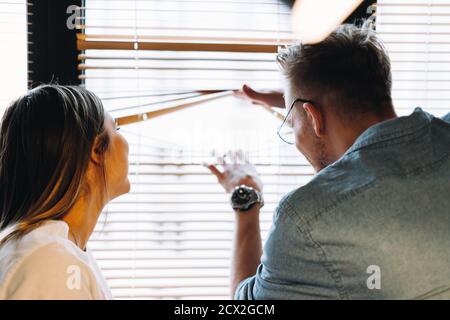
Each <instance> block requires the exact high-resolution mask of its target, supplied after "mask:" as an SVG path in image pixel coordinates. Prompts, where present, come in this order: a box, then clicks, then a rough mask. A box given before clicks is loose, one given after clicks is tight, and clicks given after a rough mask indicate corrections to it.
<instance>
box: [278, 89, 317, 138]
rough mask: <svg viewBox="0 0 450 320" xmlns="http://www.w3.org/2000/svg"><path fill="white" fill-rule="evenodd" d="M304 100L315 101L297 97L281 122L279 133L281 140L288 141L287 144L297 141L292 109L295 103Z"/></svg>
mask: <svg viewBox="0 0 450 320" xmlns="http://www.w3.org/2000/svg"><path fill="white" fill-rule="evenodd" d="M299 101H300V102H303V103H313V102H312V101H311V100H305V99H302V98H297V99H295V100H294V102H292V104H291V107H290V108H289V110H288V112H287V114H286V116H285V117H284V120H283V122H282V123H281V126H280V127H279V128H278V131H277V134H278V136H279V137H280V139H281V140H283V141H284V142H286V143H287V144H294V143H295V136H294V130H293V127H294V124H293V121H292V115H291V113H292V109H293V108H294V106H295V104H296V103H297V102H299Z"/></svg>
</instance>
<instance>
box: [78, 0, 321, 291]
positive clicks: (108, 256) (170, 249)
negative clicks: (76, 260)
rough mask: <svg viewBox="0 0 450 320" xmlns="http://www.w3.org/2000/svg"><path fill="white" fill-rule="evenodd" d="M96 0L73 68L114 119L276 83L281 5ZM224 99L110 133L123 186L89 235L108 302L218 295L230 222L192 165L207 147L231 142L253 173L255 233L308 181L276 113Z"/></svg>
mask: <svg viewBox="0 0 450 320" xmlns="http://www.w3.org/2000/svg"><path fill="white" fill-rule="evenodd" d="M107 3H108V4H107V5H106V1H101V0H88V1H85V4H84V8H83V10H84V15H83V16H82V18H81V21H80V26H79V27H80V28H81V30H83V34H80V35H79V37H78V38H79V43H78V44H79V48H81V49H84V51H83V52H82V53H81V54H80V57H79V58H80V66H79V68H80V70H81V72H82V73H81V76H80V77H81V79H82V80H83V83H84V85H85V86H86V87H87V88H88V89H90V90H93V91H94V92H96V93H97V94H98V95H99V96H100V97H101V98H103V101H104V104H105V106H106V108H107V109H108V110H109V111H110V112H111V113H112V114H113V115H114V116H115V117H121V116H127V115H133V114H139V113H140V112H148V111H152V110H159V109H162V108H165V107H170V106H176V105H179V104H183V103H184V102H185V101H188V102H189V101H195V99H202V98H203V96H201V95H200V93H199V92H195V90H197V91H198V90H200V91H202V90H226V89H236V88H239V87H240V86H241V85H242V84H243V83H245V82H247V83H249V84H250V85H252V86H254V87H256V88H277V87H281V84H280V77H279V73H278V69H277V66H276V64H275V53H276V52H277V47H278V45H279V44H282V43H283V42H284V41H285V40H286V39H289V37H290V31H289V30H290V21H289V10H290V9H289V7H288V6H286V5H285V4H283V3H282V2H281V1H277V0H261V1H243V0H239V1H237V0H221V1H219V0H216V1H199V0H197V1H107ZM193 91H194V92H193ZM221 94H222V93H218V95H221ZM224 95H225V96H224V97H221V98H219V99H215V100H211V101H209V102H205V103H203V104H200V105H197V106H196V107H194V108H189V109H185V110H182V111H178V112H176V113H171V114H168V115H165V116H162V117H158V118H154V119H150V120H148V121H143V122H137V123H134V124H131V125H127V126H123V127H122V128H121V131H122V132H123V133H124V134H125V135H126V137H127V139H128V141H129V143H130V180H131V182H132V190H131V192H130V193H129V194H127V195H124V196H122V197H120V198H118V199H116V200H115V201H113V202H112V203H110V204H109V205H108V207H107V208H106V209H105V212H104V214H103V215H102V217H101V221H100V223H99V224H98V228H97V230H96V232H95V234H94V235H93V237H92V239H91V241H90V247H91V249H92V250H93V252H94V255H95V256H96V258H97V259H98V261H99V264H100V267H101V268H102V270H103V272H104V274H105V276H106V278H107V281H108V283H109V285H110V287H111V288H112V292H113V295H114V296H115V297H116V298H147V299H152V298H154V299H177V298H183V299H202V298H211V299H214V298H221V299H226V298H228V296H229V289H228V284H229V280H228V276H229V263H230V262H229V261H230V253H231V252H230V250H231V243H232V231H233V223H234V217H233V213H232V211H231V210H230V206H229V204H228V196H227V195H225V193H224V192H223V190H222V188H221V187H220V186H219V185H218V184H217V182H216V179H215V178H214V177H213V176H212V175H211V174H210V173H209V171H208V170H207V169H206V168H205V167H203V166H202V163H203V162H208V161H215V160H214V159H213V151H214V150H215V153H217V154H221V153H223V152H226V151H227V150H230V149H242V150H243V151H244V152H245V153H246V154H247V156H248V157H249V159H250V160H251V161H252V162H253V163H255V164H256V166H257V169H258V171H259V172H260V173H261V174H262V179H263V180H264V182H265V190H264V191H265V200H266V205H265V207H264V210H263V212H262V216H261V220H262V233H263V237H265V236H266V234H267V232H268V229H269V227H270V224H271V219H272V214H273V212H274V210H275V206H276V204H277V203H278V201H279V199H280V197H281V196H282V195H284V194H285V193H287V192H288V191H290V190H292V189H294V188H296V187H298V186H300V185H302V184H304V183H306V182H307V181H308V180H309V179H310V177H311V176H312V173H313V170H312V168H310V166H309V165H308V164H307V162H306V160H305V159H304V158H302V157H301V156H299V154H298V153H297V151H295V149H294V148H293V147H292V146H289V145H284V144H283V142H281V141H280V140H279V138H278V137H277V134H276V129H277V127H278V126H279V124H280V122H279V119H277V118H276V117H274V116H273V115H272V114H270V113H269V112H267V111H266V110H264V109H263V108H261V107H257V106H253V105H249V104H248V103H246V102H243V101H240V100H238V99H237V98H235V97H233V96H231V95H227V93H226V92H225V93H224Z"/></svg>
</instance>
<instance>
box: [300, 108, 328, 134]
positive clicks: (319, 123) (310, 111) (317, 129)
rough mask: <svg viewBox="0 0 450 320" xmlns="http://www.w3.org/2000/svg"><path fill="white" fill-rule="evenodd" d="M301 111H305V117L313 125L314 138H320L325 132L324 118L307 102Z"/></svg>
mask: <svg viewBox="0 0 450 320" xmlns="http://www.w3.org/2000/svg"><path fill="white" fill-rule="evenodd" d="M303 109H304V110H305V111H306V116H307V117H308V119H309V121H310V122H311V123H312V125H313V129H314V133H315V134H316V136H317V137H322V136H323V133H324V131H325V117H324V115H323V114H322V112H321V111H320V110H319V109H318V108H317V107H316V106H314V105H313V104H312V103H309V102H305V103H304V104H303Z"/></svg>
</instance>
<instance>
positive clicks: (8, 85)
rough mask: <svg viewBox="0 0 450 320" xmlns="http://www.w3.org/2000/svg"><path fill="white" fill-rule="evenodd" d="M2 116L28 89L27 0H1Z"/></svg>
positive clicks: (0, 114) (0, 100)
mask: <svg viewBox="0 0 450 320" xmlns="http://www.w3.org/2000/svg"><path fill="white" fill-rule="evenodd" d="M0 68H1V70H2V73H3V75H4V76H3V77H1V79H0V88H1V95H0V116H2V115H3V112H4V111H5V109H6V107H7V106H8V104H9V103H10V102H11V101H12V100H13V99H15V98H17V97H18V96H19V95H22V94H24V93H25V91H26V89H27V7H26V1H25V0H0Z"/></svg>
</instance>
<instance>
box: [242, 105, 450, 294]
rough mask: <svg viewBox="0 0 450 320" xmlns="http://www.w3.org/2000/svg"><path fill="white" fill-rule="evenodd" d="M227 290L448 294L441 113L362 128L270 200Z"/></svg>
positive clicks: (447, 122)
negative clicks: (266, 223)
mask: <svg viewBox="0 0 450 320" xmlns="http://www.w3.org/2000/svg"><path fill="white" fill-rule="evenodd" d="M235 297H236V298H237V299H414V298H417V299H426V298H431V299H438V298H446V299H449V298H450V114H447V115H446V116H445V117H443V118H442V119H439V118H436V117H433V116H432V115H430V114H428V113H426V112H424V111H422V110H421V109H420V108H416V110H415V111H414V112H413V113H412V114H411V115H409V116H407V117H400V118H397V119H392V120H388V121H385V122H382V123H379V124H376V125H374V126H372V127H370V128H369V129H367V130H366V131H365V132H364V133H363V134H362V135H361V136H360V137H359V138H358V139H357V140H356V141H355V143H354V144H353V146H352V147H351V148H350V149H349V150H348V151H347V152H346V153H345V154H344V155H343V156H342V157H341V158H340V159H339V160H338V161H336V162H335V163H333V164H332V165H330V166H328V167H327V168H325V169H323V170H322V171H320V172H319V173H318V174H317V175H316V176H315V177H314V178H313V179H312V180H311V181H310V182H309V183H308V184H306V185H305V186H303V187H301V188H298V189H297V190H294V191H292V192H291V193H289V194H288V195H286V196H285V197H284V198H283V199H282V200H281V202H280V203H279V205H278V207H277V209H276V212H275V215H274V221H273V225H272V228H271V231H270V234H269V237H268V239H267V241H266V244H265V247H264V255H263V257H262V263H261V265H260V266H259V267H258V270H257V273H256V275H255V276H254V277H251V278H248V279H246V280H244V281H242V282H241V283H240V285H239V287H238V289H237V291H236V296H235Z"/></svg>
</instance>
